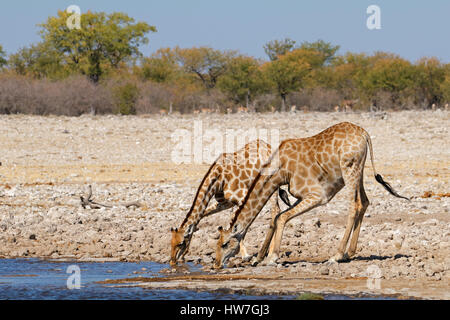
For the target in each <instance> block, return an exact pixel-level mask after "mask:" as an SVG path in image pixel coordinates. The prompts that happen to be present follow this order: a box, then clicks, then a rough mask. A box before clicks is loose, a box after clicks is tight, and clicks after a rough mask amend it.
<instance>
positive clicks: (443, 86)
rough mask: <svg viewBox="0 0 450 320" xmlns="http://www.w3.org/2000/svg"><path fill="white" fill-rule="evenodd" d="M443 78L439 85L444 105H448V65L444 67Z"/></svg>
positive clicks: (449, 76) (449, 72) (449, 86)
mask: <svg viewBox="0 0 450 320" xmlns="http://www.w3.org/2000/svg"><path fill="white" fill-rule="evenodd" d="M444 72H445V78H444V81H443V82H442V83H441V91H442V98H443V99H444V101H443V102H444V103H450V63H447V64H446V65H445V66H444Z"/></svg>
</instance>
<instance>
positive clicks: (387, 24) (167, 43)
mask: <svg viewBox="0 0 450 320" xmlns="http://www.w3.org/2000/svg"><path fill="white" fill-rule="evenodd" d="M72 4H75V5H78V6H79V7H80V8H81V11H82V12H86V11H87V10H89V9H90V10H92V11H105V12H114V11H120V12H125V13H127V14H128V15H129V16H131V17H133V18H135V19H136V20H138V21H145V22H147V23H149V24H151V25H154V26H156V28H157V29H158V32H157V33H152V34H150V35H149V40H150V42H149V44H148V45H147V46H145V47H142V48H141V51H142V52H143V53H144V55H149V54H150V53H151V52H154V51H155V50H157V49H158V48H160V47H173V46H176V45H179V46H180V47H193V46H202V45H206V46H211V47H213V48H216V49H233V50H239V51H240V52H242V53H245V54H249V55H252V56H254V57H258V58H266V56H265V54H264V50H263V45H264V44H265V43H267V42H268V41H269V40H274V39H283V38H286V37H289V38H291V39H293V40H295V41H297V43H301V42H303V41H316V40H318V39H323V40H325V41H328V42H331V43H333V44H338V45H340V46H341V50H340V51H339V53H345V52H347V51H352V52H366V53H372V52H374V51H389V52H393V53H397V54H399V55H401V56H402V57H404V58H406V59H409V60H411V61H416V60H417V59H419V58H420V57H423V56H435V57H438V58H439V59H441V61H443V62H446V63H448V62H450V41H449V40H450V36H449V35H450V1H449V0H432V1H419V0H395V1H393V0H370V1H368V0H339V1H337V0H334V1H333V0H315V1H313V0H311V1H309V0H308V1H300V0H296V1H294V0H278V1H266V0H259V1H258V0H226V1H225V0H222V1H215V0H209V1H208V0H188V1H187V0H184V1H181V0H178V1H176V0H160V1H154V0H147V1H144V0H142V1H140V0H129V1H123V0H109V1H107V0H97V1H92V0H90V1H89V0H70V1H65V0H58V1H56V0H54V1H50V0H40V1H24V0H15V1H8V2H6V1H5V2H4V3H2V6H1V7H0V10H1V11H0V44H1V45H2V46H3V48H4V49H5V50H6V52H7V53H8V54H9V53H13V52H15V51H16V50H17V49H19V48H20V47H23V46H26V45H29V44H31V43H34V42H37V41H39V39H40V37H39V35H38V31H39V28H38V27H37V26H36V25H37V24H38V23H42V22H44V21H45V20H46V19H47V17H48V16H51V15H55V14H56V12H57V10H58V9H65V8H67V7H68V6H69V5H72ZM372 4H375V5H378V6H379V7H380V9H381V30H369V29H368V28H367V27H366V20H367V18H368V14H367V13H366V9H367V7H368V6H369V5H372Z"/></svg>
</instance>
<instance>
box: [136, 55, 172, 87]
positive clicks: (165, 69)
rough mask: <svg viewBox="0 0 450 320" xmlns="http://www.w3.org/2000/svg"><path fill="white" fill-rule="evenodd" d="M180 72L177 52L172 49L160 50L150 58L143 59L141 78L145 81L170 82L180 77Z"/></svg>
mask: <svg viewBox="0 0 450 320" xmlns="http://www.w3.org/2000/svg"><path fill="white" fill-rule="evenodd" d="M180 72H181V68H180V67H179V65H178V63H177V57H176V55H175V52H174V51H173V50H171V49H170V48H161V49H158V50H157V51H156V52H155V53H153V54H152V55H151V56H150V57H146V58H143V59H142V67H141V76H142V77H143V78H144V79H147V80H152V81H154V82H158V83H163V82H170V81H173V80H175V79H176V78H177V77H178V76H180Z"/></svg>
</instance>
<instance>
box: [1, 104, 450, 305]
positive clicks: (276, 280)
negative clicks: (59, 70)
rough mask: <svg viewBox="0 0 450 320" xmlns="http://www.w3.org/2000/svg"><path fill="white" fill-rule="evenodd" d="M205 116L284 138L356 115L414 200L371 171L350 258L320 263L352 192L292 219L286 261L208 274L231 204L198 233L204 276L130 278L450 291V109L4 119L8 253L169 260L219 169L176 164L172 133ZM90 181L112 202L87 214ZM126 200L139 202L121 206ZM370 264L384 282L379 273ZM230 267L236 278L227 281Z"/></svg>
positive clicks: (265, 218) (378, 161) (170, 283)
mask: <svg viewBox="0 0 450 320" xmlns="http://www.w3.org/2000/svg"><path fill="white" fill-rule="evenodd" d="M200 120H201V121H202V122H201V123H202V129H203V131H205V130H209V129H215V130H219V132H221V133H223V135H225V133H226V130H231V129H233V130H238V129H241V130H242V129H244V130H245V129H250V128H256V129H258V130H260V129H266V130H271V129H274V128H275V129H278V130H279V135H280V139H281V140H282V139H286V138H295V137H306V136H311V135H313V134H316V133H318V132H320V131H321V130H323V129H325V128H327V127H329V126H331V125H333V124H335V123H338V122H341V121H350V122H353V123H355V124H357V125H360V126H362V127H363V128H365V129H366V130H367V131H368V132H369V133H370V135H371V137H372V142H373V148H374V156H375V166H376V168H377V171H378V172H379V173H381V174H382V175H383V177H384V178H385V180H387V181H389V182H390V183H391V184H392V186H393V187H394V188H395V189H396V190H397V191H398V192H399V193H400V194H403V195H406V196H408V197H412V201H411V202H408V201H404V200H402V199H397V198H394V197H392V196H391V195H389V194H388V193H387V192H386V191H385V190H384V189H383V188H382V187H381V186H380V185H379V184H378V183H376V182H375V180H374V179H373V175H372V169H371V168H370V165H369V166H367V167H366V170H365V179H364V183H365V189H366V192H367V195H368V197H369V200H370V202H371V205H370V206H369V208H368V210H367V212H366V215H365V218H364V221H363V225H362V228H361V235H360V237H359V242H358V250H357V254H356V257H354V258H353V259H352V260H351V261H349V262H346V263H340V264H334V265H326V264H325V263H324V262H325V261H326V260H327V259H328V258H329V257H331V256H332V255H334V254H335V252H336V249H337V246H338V244H339V241H340V239H341V237H342V235H343V233H344V229H345V221H346V217H347V201H346V199H347V198H348V194H347V192H346V190H345V188H344V190H342V191H341V192H340V193H338V195H337V196H336V197H335V198H334V199H333V200H332V201H331V202H330V203H329V204H327V205H325V206H322V207H319V208H316V209H314V210H312V211H311V212H308V213H306V214H305V215H303V216H301V217H298V218H296V219H293V220H292V221H291V222H289V224H288V225H287V227H286V230H285V233H284V238H283V242H282V247H281V250H282V252H283V255H282V256H281V259H280V261H279V263H278V264H277V265H274V266H264V265H260V266H257V267H251V266H250V265H249V264H246V263H242V262H241V261H240V259H238V258H236V259H235V260H234V261H232V262H233V263H234V267H232V268H227V269H224V270H221V271H219V272H217V271H214V270H210V267H211V266H212V264H213V259H214V249H215V244H216V239H217V237H218V232H217V227H218V226H219V225H222V226H224V227H228V225H229V222H230V218H231V216H232V212H233V210H231V209H230V210H227V211H224V212H222V213H219V214H217V215H214V216H212V217H207V218H205V219H204V220H203V221H202V222H201V223H200V225H199V231H197V232H196V233H195V235H194V238H193V241H192V244H191V250H190V252H189V254H188V255H187V257H186V258H187V261H188V262H189V261H190V262H194V263H200V264H202V265H203V266H204V271H205V273H206V274H205V275H204V278H195V277H194V278H193V277H192V275H191V278H189V276H190V274H189V271H186V270H185V271H180V270H167V273H168V274H169V276H168V277H161V278H156V279H157V280H152V281H143V280H142V279H141V280H139V279H135V280H134V281H138V280H139V282H140V285H144V286H153V287H155V288H195V289H198V290H222V289H223V290H224V289H226V290H232V291H237V292H241V291H240V290H253V291H255V292H260V293H261V294H263V293H264V294H267V293H280V294H281V293H296V292H297V293H299V292H302V291H311V292H322V293H323V292H330V293H343V294H361V293H369V294H385V295H398V296H401V297H417V298H431V299H449V298H450V290H449V284H450V273H449V266H450V255H449V253H450V245H449V239H450V237H449V235H450V224H449V222H450V219H449V208H450V197H449V193H450V189H449V185H450V184H449V182H450V139H449V137H450V136H449V132H448V128H449V127H450V113H449V112H444V111H436V112H417V111H405V112H396V113H383V114H381V113H380V114H377V113H372V114H371V113H303V112H301V113H284V114H279V113H275V114H232V115H218V114H208V115H202V114H201V115H185V116H180V115H177V116H175V115H173V116H164V117H162V116H159V115H158V116H140V117H139V116H128V117H121V116H82V117H78V118H75V117H73V118H71V117H38V116H24V115H10V116H0V150H1V153H0V162H1V166H0V257H4V258H6V257H8V258H9V257H42V258H52V259H55V258H56V259H57V258H65V259H80V260H100V261H101V260H122V261H123V260H124V261H140V260H152V261H157V262H163V263H165V262H168V259H169V249H170V248H169V244H170V232H169V230H170V228H171V227H176V226H178V225H179V224H180V223H181V221H182V220H183V219H184V216H185V215H186V213H187V211H188V210H189V208H190V206H191V202H192V200H193V197H194V195H195V192H196V189H197V187H198V184H199V183H200V181H201V179H202V178H203V175H204V174H205V173H206V171H207V169H208V166H209V163H210V161H208V159H205V160H204V163H188V164H176V163H173V161H172V160H173V157H172V152H173V150H174V146H175V143H176V142H175V141H174V140H173V138H172V135H173V133H174V132H176V130H177V129H178V130H179V129H184V130H187V132H191V133H192V134H193V133H194V122H195V121H200ZM192 139H194V137H193V136H192ZM207 142H208V138H205V143H204V145H207ZM268 142H269V143H270V142H271V141H268ZM367 164H369V163H368V162H367V163H366V165H367ZM89 184H91V185H92V188H93V198H94V199H95V200H96V201H98V202H102V203H110V204H117V206H115V207H113V208H105V209H83V208H82V207H81V205H80V198H79V197H80V195H83V194H85V193H86V192H87V187H88V185H89ZM128 201H139V202H140V203H142V204H143V205H142V206H141V207H140V208H125V207H123V206H120V205H119V204H120V203H123V202H128ZM213 201H214V200H213ZM269 219H270V214H269V208H267V207H266V208H264V209H263V210H262V212H261V213H260V215H259V216H258V218H257V219H256V220H255V222H254V224H253V225H252V227H251V228H250V230H249V232H248V234H247V236H246V238H245V243H246V246H247V249H248V251H249V253H250V254H256V253H257V252H258V249H259V247H260V246H261V244H262V242H263V240H264V236H265V232H266V229H267V227H268V223H269ZM374 267H376V268H378V269H377V270H379V275H378V276H379V280H380V281H379V282H376V280H377V279H374V278H373V274H371V270H373V268H374ZM184 272H185V273H186V274H184ZM173 275H177V276H178V277H180V276H184V277H185V278H171V277H173ZM229 275H233V276H234V278H233V277H231V278H230V277H229V278H226V279H225V278H220V277H225V276H229ZM378 276H377V277H378ZM208 277H210V278H208ZM218 277H219V278H218ZM377 283H378V284H380V285H377ZM121 285H129V284H121Z"/></svg>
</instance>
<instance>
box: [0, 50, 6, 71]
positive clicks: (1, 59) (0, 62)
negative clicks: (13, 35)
mask: <svg viewBox="0 0 450 320" xmlns="http://www.w3.org/2000/svg"><path fill="white" fill-rule="evenodd" d="M7 62H8V61H7V60H6V53H5V51H3V47H2V46H1V45H0V69H2V68H3V66H4V65H6V63H7Z"/></svg>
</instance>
